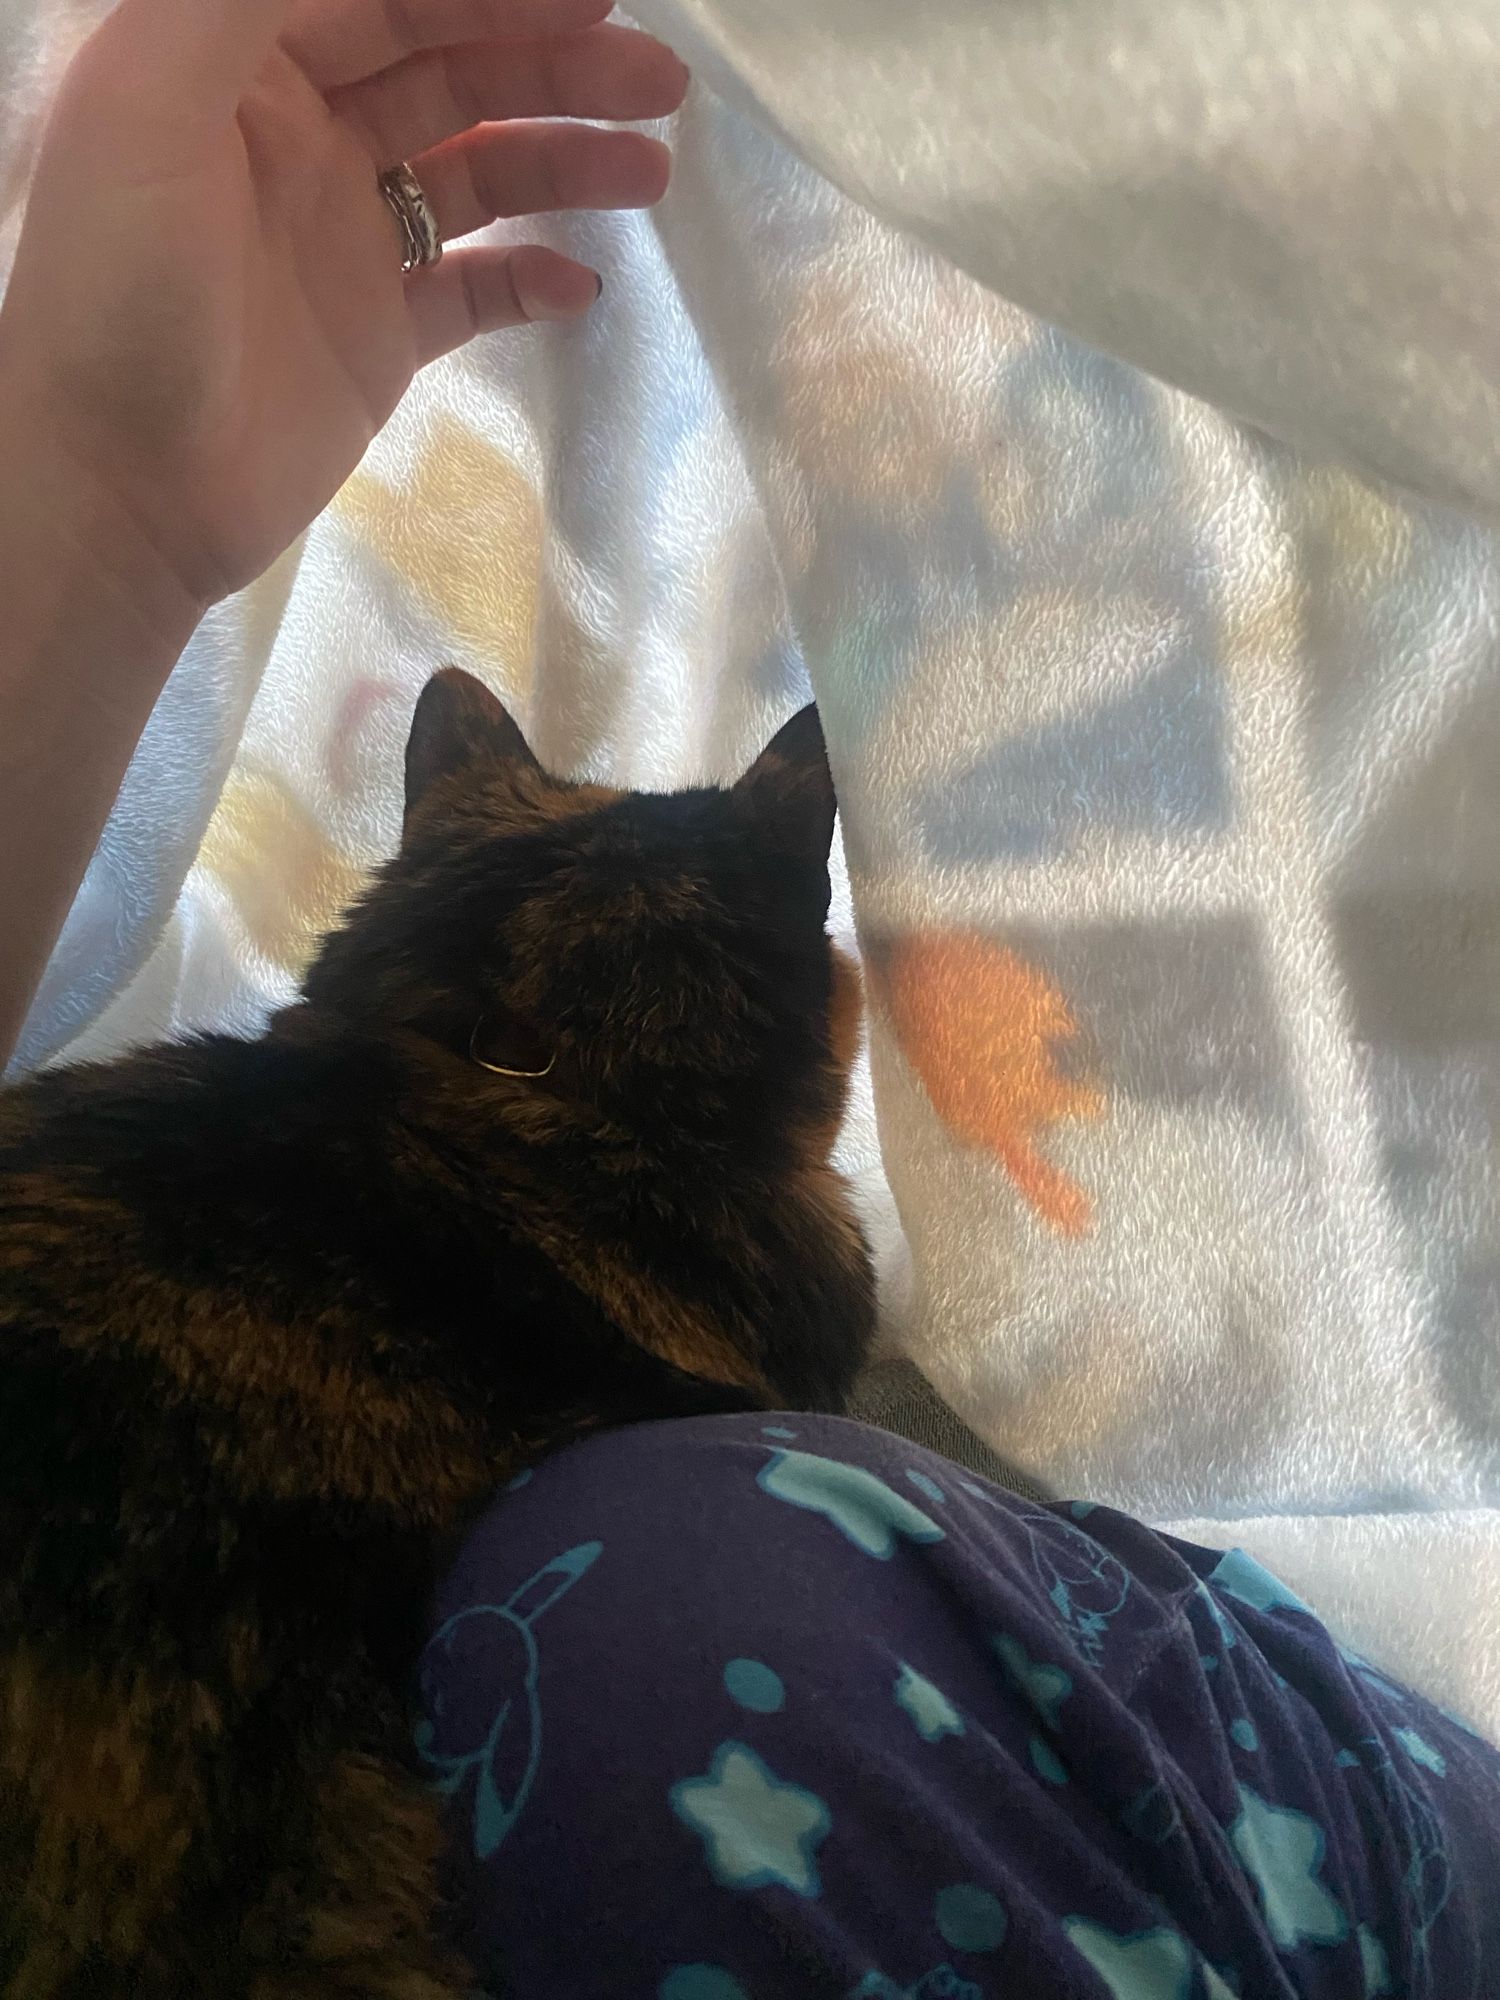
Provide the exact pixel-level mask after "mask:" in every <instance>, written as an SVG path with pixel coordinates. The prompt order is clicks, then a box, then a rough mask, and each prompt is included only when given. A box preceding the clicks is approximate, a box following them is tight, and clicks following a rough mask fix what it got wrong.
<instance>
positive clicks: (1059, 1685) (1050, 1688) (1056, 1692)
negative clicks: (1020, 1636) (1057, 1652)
mask: <svg viewBox="0 0 1500 2000" xmlns="http://www.w3.org/2000/svg"><path fill="white" fill-rule="evenodd" d="M990 1644H991V1645H992V1646H993V1647H994V1649H995V1651H996V1652H997V1653H998V1654H999V1655H1000V1659H1001V1661H1002V1663H1003V1665H1004V1667H1005V1669H1006V1671H1007V1673H1009V1675H1010V1677H1011V1679H1012V1680H1013V1681H1014V1682H1015V1684H1016V1686H1017V1687H1018V1688H1019V1689H1020V1690H1021V1692H1022V1694H1023V1695H1025V1697H1026V1699H1027V1700H1028V1701H1029V1702H1030V1703H1031V1705H1032V1707H1033V1708H1034V1709H1035V1710H1036V1712H1037V1714H1038V1715H1039V1716H1040V1717H1041V1718H1042V1721H1043V1722H1044V1723H1045V1724H1046V1725H1047V1727H1048V1728H1049V1729H1056V1728H1057V1711H1058V1710H1059V1709H1060V1708H1061V1707H1062V1705H1063V1703H1064V1702H1065V1701H1066V1700H1067V1698H1068V1696H1069V1695H1070V1694H1071V1693H1072V1692H1073V1677H1072V1675H1071V1674H1065V1673H1064V1672H1063V1670H1062V1668H1061V1667H1049V1666H1047V1665H1045V1664H1044V1663H1040V1662H1038V1661H1036V1660H1033V1659H1032V1657H1031V1655H1030V1654H1029V1653H1028V1652H1027V1650H1026V1648H1025V1647H1024V1646H1023V1645H1021V1644H1020V1642H1019V1641H1018V1640H1016V1639H1010V1638H1006V1637H1005V1636H1003V1635H1002V1634H1000V1633H998V1632H997V1633H996V1634H995V1636H994V1637H993V1638H992V1639H991V1641H990Z"/></svg>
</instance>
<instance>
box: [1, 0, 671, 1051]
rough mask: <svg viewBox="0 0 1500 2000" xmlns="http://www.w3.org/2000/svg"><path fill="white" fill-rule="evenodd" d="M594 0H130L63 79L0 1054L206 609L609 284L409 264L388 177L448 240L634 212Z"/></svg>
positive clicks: (665, 84) (658, 50)
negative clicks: (401, 444) (476, 345)
mask: <svg viewBox="0 0 1500 2000" xmlns="http://www.w3.org/2000/svg"><path fill="white" fill-rule="evenodd" d="M608 12H609V0H119V4H118V5H117V7H116V9H115V11H114V12H113V14H111V16H110V17H109V18H108V20H107V21H106V22H105V24H104V26H103V27H102V28H100V29H99V30H98V32H97V33H96V34H95V35H94V36H93V37H92V39H91V40H90V41H89V42H88V43H87V44H86V45H85V47H84V48H83V50H82V51H81V53H80V54H79V56H78V57H77V58H76V59H75V61H74V63H73V65H72V67H71V68H70V70H69V72H68V75H67V77H66V80H65V83H64V86H63V90H62V93H61V97H60V99H59V102H58V104H57V107H56V110H55V112H54V115H53V117H52V120H51V122H50V125H49V127H48V130H47V134H46V136H45V139H44V142H43V146H42V151H41V155H40V158H39V161H38V165H37V172H36V177H35V180H34V183H33V189H32V195H31V200H30V204H29V206H28V209H27V214H26V220H25V224H24V227H23V231H22V236H21V242H20V245H19V248H18V251H17V256H16V264H15V270H14V274H13V277H12V281H11V285H10V289H9V291H8V293H7V295H6V298H5V303H4V305H3V307H0V939H3V948H0V1065H3V1062H4V1061H5V1059H6V1058H7V1057H8V1056H9V1054H10V1052H11V1051H12V1049H13V1048H14V1045H15V1039H16V1037H17V1035H18V1034H19V1032H20V1028H21V1024H22V1022H23V1020H24V1018H25V1014H26V1010H27V1007H28V1006H29V1004H30V1001H31V998H32V996H33V994H34V993H35V991H36V987H37V983H38V981H39V980H40V978H41V974H42V971H43V968H44V967H45V965H46V961H47V958H48V955H49V953H50V952H51V950H52V947H53V945H54V944H55V943H56V940H57V936H58V933H59V931H60V929H61V927H62V923H63V919H64V918H65V916H66V915H67V912H68V908H69V905H70V904H71V902H72V899H73V896H74V894H75V893H76V891H77V888H78V885H79V883H80V881H81V880H82V878H83V873H84V870H85V868H86V866H87V864H88V861H89V857H90V855H91V854H92V852H93V850H94V847H95V845H96V843H97V841H98V838H99V834H100V832H101V830H102V828H103V825H104V821H105V818H106V816H107V814H108V812H109V808H110V806H111V804H112V803H113V800H114V798H115V795H116V792H117V791H118V788H119V784H120V780H121V778H122V777H123V776H124V772H125V767H126V765H127V763H128V762H129V759H130V755H131V752H132V751H133V750H134V748H135V745H136V742H137V740H138V739H139V736H140V733H141V731H142V729H143V728H144V726H145V723H146V720H147V718H148V716H149V715H150V712H151V709H152V707H153V705H154V704H155V701H156V698H157V696H158V694H159V693H160V691H161V688H162V686H163V683H164V682H165V680H166V678H167V675H168V674H169V673H170V672H171V669H172V667H173V666H174V665H175V663H176V661H177V658H178V656H179V655H180V653H181V652H182V650H183V648H184V646H185V645H186V644H187V641H188V639H189V638H190V637H191V635H192V632H193V630H194V628H195V626H196V625H197V624H198V622H199V620H200V619H201V618H202V616H203V614H204V612H205V611H206V610H207V608H208V607H209V606H210V605H211V604H213V603H214V602H216V601H217V600H218V599H220V598H222V597H224V596H225V595H227V594H228V593H230V592H232V591H234V590H236V589H239V588H241V587H242V586H244V585H245V584H248V583H250V582H251V581H253V579H254V578H255V577H257V576H258V575H260V574H261V572H262V571H263V570H264V569H266V568H267V567H268V566H269V565H270V564H271V563H272V562H273V561H274V560H275V559H276V557H277V556H278V555H280V554H281V553H282V551H283V550H284V549H286V548H287V547H288V546H289V545H290V544H291V543H292V542H293V541H294V540H295V539H296V537H297V536H298V534H300V533H301V531H302V530H303V529H304V528H305V527H306V526H307V525H308V523H309V522H310V521H311V520H312V519H313V517H314V515H315V514H316V513H317V512H318V511H319V509H320V508H322V507H323V506H324V505H325V504H326V503H327V502H328V501H329V500H330V499H331V498H332V496H333V495H334V493H336V492H337V490H338V488H339V487H340V485H341V484H342V483H343V481H344V480H345V479H346V478H347V477H348V475H349V473H350V472H351V471H353V469H354V467H355V465H356V464H357V463H358V461H359V459H360V457H361V455H362V453H363V452H364V450H365V448H366V446H367V445H368V444H369V442H370V440H371V439H372V438H373V437H374V435H375V433H376V432H377V431H378V430H379V429H380V427H381V426H382V424H384V422H385V421H386V419H387V418H388V417H389V416H390V414H391V412H392V410H393V409H394V408H395V406H396V404H397V402H398V401H399V400H400V398H401V396H402V394H403V393H404V391H405V390H406V388H407V386H408V384H409V383H410V382H411V380H412V377H413V376H414V374H415V373H416V372H417V370H418V369H419V368H421V367H422V366H423V365H424V364H425V363H427V362H429V361H432V360H434V359H436V358H437V357H438V356H440V355H443V354H446V353H448V352H450V351H451V350H452V349H454V348H456V347H459V346H461V345H462V344H463V343H464V342H466V341H468V340H471V339H473V338H474V337H475V336H476V335H479V334H489V333H499V332H502V331H504V330H505V329H507V328H511V327H517V326H521V325H524V324H526V323H528V322H532V321H539V320H566V319H573V318H577V317H578V316H579V315H581V314H583V313H586V312H587V311H589V310H590V308H591V307H592V306H593V305H594V302H595V300H596V298H597V297H598V295H599V288H600V279H599V275H598V274H597V273H596V272H594V271H592V270H589V269H587V268H586V267H585V266H583V265H581V264H577V263H575V262H573V261H571V260H570V259H568V258H566V257H561V256H559V255H557V254H556V253H555V252H553V251H551V250H546V249H542V248H540V247H538V246H530V247H526V248H521V249H502V248H498V247H494V246H468V247H463V248H459V249H457V250H454V251H450V252H449V253H448V254H447V255H445V257H444V258H443V260H442V262H441V263H440V264H439V265H437V266H436V267H435V268H434V269H432V270H430V271H424V272H417V273H414V274H412V275H411V276H410V277H407V278H403V277H402V275H401V270H400V235H399V230H398V226H397V224H396V221H395V219H394V217H393V216H392V215H391V213H390V211H389V209H388V208H387V206H386V204H385V202H384V201H383V199H382V198H381V196H380V193H379V191H378V188H377V179H376V177H377V172H378V170H379V169H382V168H384V167H388V166H392V165H394V164H396V163H398V162H399V161H401V160H404V159H409V160H411V161H412V163H413V165H414V167H415V169H416V172H417V175H418V178H419V179H420V181H421V183H422V186H423V188H424V190H425V192H426V194H427V196H428V199H429V201H430V202H431V204H432V207H433V209H434V212H435V214H436V217H437V220H438V223H439V226H440V227H441V229H442V231H443V234H444V236H445V238H453V237H459V236H465V235H468V234H470V233H471V232H473V231H475V230H477V229H479V228H480V227H481V226H482V225H483V224H485V223H486V222H489V221H491V220H492V219H494V218H495V217H496V216H497V215H506V216H515V215H527V214H536V213H541V212H543V211H546V210H556V209H569V208H628V207H637V206H644V205H647V204H649V203H651V202H654V201H655V200H657V199H658V198H659V196H660V195H661V194H662V193H663V191H664V190H665V187H666V184H667V177H668V173H669V167H670V162H669V159H668V155H667V152H666V149H665V148H664V147H662V146H661V145H659V144H657V143H656V142H655V141H653V140H651V139H648V138H646V137H645V136H643V135H642V134H639V133H634V132H613V131H607V130H605V131H601V130H599V129H597V128H596V127H594V126H580V125H576V124H569V123H566V122H565V121H566V120H568V119H576V118H590V119H601V120H622V121H631V120H639V119H647V118H654V117H659V116H663V115H665V114H667V113H668V112H671V111H673V110H675V109H676V107H677V105H678V104H679V103H680V102H681V100H682V97H683V94H684V91H685V89H686V85H687V74H686V71H685V70H684V69H683V67H682V65H681V64H680V63H679V62H678V60H677V58H676V57H675V56H674V55H672V54H671V52H670V51H669V50H667V49H665V48H663V47H662V46H661V45H660V44H659V43H657V42H654V41H652V40H651V39H650V38H649V37H647V36H645V35H641V34H637V33H635V32H634V31H631V30H626V29H623V28H619V27H616V26H613V25H609V24H607V23H605V21H604V16H605V15H606V14H607V13H608Z"/></svg>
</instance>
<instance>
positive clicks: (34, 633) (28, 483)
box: [0, 370, 208, 685]
mask: <svg viewBox="0 0 1500 2000" xmlns="http://www.w3.org/2000/svg"><path fill="white" fill-rule="evenodd" d="M0 576H3V577H4V578H5V581H6V596H7V600H8V601H9V602H10V603H11V604H13V605H14V604H15V603H16V602H17V601H18V600H19V602H20V603H22V604H25V605H30V606H31V607H33V611H32V616H31V617H30V618H29V619H23V620H22V624H23V626H25V627H27V628H29V630H28V636H29V637H30V639H31V640H32V641H33V642H34V643H35V644H38V645H43V644H44V643H45V641H46V639H47V638H48V635H49V632H50V633H54V634H55V635H56V636H57V637H58V638H61V637H62V636H63V635H64V633H69V632H71V633H75V634H76V633H81V632H85V631H97V632H98V633H99V634H100V635H101V636H103V635H105V634H108V635H110V636H111V638H112V641H113V643H112V644H111V645H110V648H109V651H110V653H111V654H112V655H113V658H114V662H115V671H116V672H117V673H123V674H128V675H130V676H132V677H133V678H134V677H140V678H142V679H145V680H148V681H154V682H156V684H157V685H160V683H161V682H163V681H165V679H166V677H167V675H168V674H169V673H170V672H171V669H172V667H173V665H174V664H175V662H176V660H177V657H178V655H179V654H180V653H181V651H182V649H183V647H184V646H185V645H186V644H187V642H188V640H189V639H190V638H191V637H192V634H193V631H194V630H195V628H196V626H197V624H198V622H199V620H200V619H201V618H202V616H203V614H204V612H205V611H206V610H207V609H208V601H207V600H206V599H204V598H202V597H199V596H197V595H196V594H195V593H194V592H193V591H192V590H191V589H190V588H189V587H188V586H187V584H186V583H185V582H184V580H183V578H182V577H181V576H180V575H179V573H178V572H177V570H176V569H175V568H174V567H173V565H172V564H171V563H170V562H169V561H168V560H167V559H166V558H165V556H164V555H163V553H162V551H161V549H160V548H159V547H158V546H157V545H156V543H155V542H154V541H153V539H152V537H151V535H150V533H149V531H148V530H147V528H146V527H145V525H144V523H143V522H142V521H141V520H140V519H139V518H138V517H137V516H136V515H135V514H134V513H133V512H132V511H131V509H130V508H129V507H128V506H127V505H126V504H124V502H123V501H122V500H121V499H120V498H119V496H118V495H117V494H115V493H114V492H112V491H111V489H110V488H109V486H108V485H107V484H106V483H105V482H104V481H103V480H102V479H100V478H99V477H97V476H96V475H95V474H94V473H93V472H92V471H91V470H90V468H89V467H88V466H87V465H86V464H85V463H83V462H82V461H81V460H80V459H79V458H77V457H76V456H75V455H74V454H73V453H72V452H71V451H70V449H69V447H68V445H67V443H66V442H65V440H64V436H63V427H62V426H61V425H60V424H58V423H56V422H55V421H53V420H51V419H49V416H48V414H47V409H46V405H45V404H44V403H43V402H42V401H41V400H40V399H38V398H35V397H24V396H22V395H20V394H19V393H17V392H16V390H15V388H14V386H13V385H11V384H8V383H7V382H6V381H5V378H4V374H3V370H0ZM14 636H15V635H14V634H13V637H14ZM88 650H89V651H90V652H91V651H92V648H89V649H88Z"/></svg>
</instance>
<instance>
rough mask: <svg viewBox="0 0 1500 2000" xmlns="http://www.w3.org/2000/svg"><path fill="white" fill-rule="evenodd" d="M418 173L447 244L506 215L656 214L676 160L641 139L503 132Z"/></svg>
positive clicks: (506, 128) (584, 132) (550, 129)
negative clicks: (639, 211) (649, 211)
mask: <svg viewBox="0 0 1500 2000" xmlns="http://www.w3.org/2000/svg"><path fill="white" fill-rule="evenodd" d="M412 169H413V171H414V173H415V174H416V176H417V179H418V180H419V181H420V182H421V184H422V192H423V193H424V194H425V195H426V197H427V201H428V205H429V207H430V208H431V209H432V212H433V215H434V216H435V217H436V219H437V225H438V228H439V229H440V230H441V231H442V234H443V237H444V239H445V240H447V239H449V238H452V237H455V236H468V235H469V234H470V233H471V232H472V231H474V230H476V229H482V228H483V227H484V226H485V224H486V223H488V222H493V221H495V219H496V218H497V217H499V216H511V215H545V214H547V213H549V212H551V211H554V210H557V209H566V208H649V207H650V206H651V204H652V203H653V202H656V201H660V199H661V197H662V196H663V194H665V192H666V188H667V182H668V180H669V179H670V177H671V172H672V156H671V154H670V153H669V152H668V151H667V149H666V147H665V146H663V145H662V144H661V143H660V142H659V141H658V140H656V139H648V138H647V137H646V136H645V134H644V133H641V132H600V131H597V130H596V129H595V128H594V127H593V126H591V125H547V124H531V125H496V126H480V127H479V128H478V129H477V130H475V131H473V132H469V133H466V134H465V135H464V137H463V138H461V139H452V140H450V141H449V142H448V144H447V145H445V146H439V147H438V148H437V150H436V151H435V152H431V153H425V154H423V155H422V156H421V157H420V158H418V159H415V160H413V162H412Z"/></svg>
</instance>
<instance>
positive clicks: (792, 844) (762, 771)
mask: <svg viewBox="0 0 1500 2000" xmlns="http://www.w3.org/2000/svg"><path fill="white" fill-rule="evenodd" d="M734 792H735V797H736V798H739V799H742V800H743V801H744V803H745V804H746V805H747V806H748V807H749V808H750V810H751V812H752V813H753V814H754V816H755V819H756V821H757V824H758V827H759V829H760V831H761V833H762V834H763V836H764V838H765V839H766V841H767V842H768V844H770V845H774V846H776V847H778V848H781V849H783V850H784V851H787V852H790V853H793V854H795V855H796V856H797V857H798V859H799V860H807V861H815V862H817V863H818V864H819V865H820V866H821V865H822V864H824V863H826V861H827V860H828V850H829V848H830V847H832V845H833V822H834V816H835V815H836V813H837V812H838V801H837V799H836V798H835V797H834V792H833V773H832V772H831V771H830V770H829V768H828V751H827V749H826V747H825V746H824V742H823V726H822V724H821V723H820V722H819V720H818V711H817V709H816V708H815V707H814V706H813V705H812V704H811V703H809V704H808V706H807V707H806V708H804V709H802V710H800V711H799V712H798V713H797V714H796V715H794V716H793V717H792V719H791V721H790V722H788V723H786V724H785V725H784V726H783V727H782V728H781V729H779V730H778V731H777V732H776V734H775V735H774V736H773V737H772V738H771V741H770V742H769V743H768V744H767V745H766V747H765V749H764V750H763V751H762V752H761V754H760V755H759V757H757V758H756V760H755V762H754V763H753V764H752V765H751V766H750V769H749V770H748V771H747V772H746V773H745V775H744V777H743V778H741V779H740V781H739V783H738V784H737V785H736V786H735V788H734Z"/></svg>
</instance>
